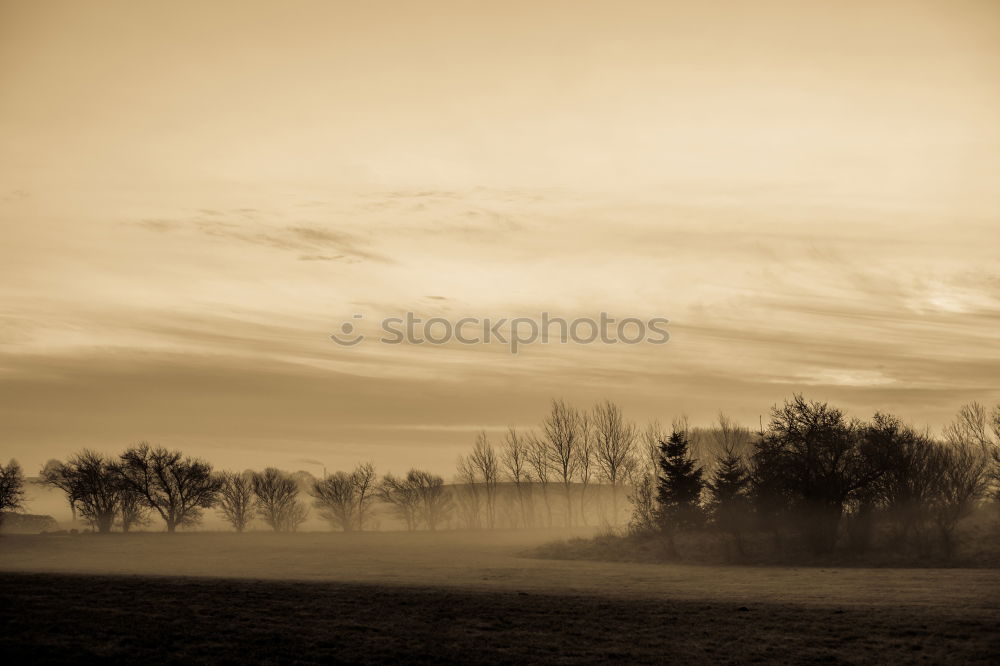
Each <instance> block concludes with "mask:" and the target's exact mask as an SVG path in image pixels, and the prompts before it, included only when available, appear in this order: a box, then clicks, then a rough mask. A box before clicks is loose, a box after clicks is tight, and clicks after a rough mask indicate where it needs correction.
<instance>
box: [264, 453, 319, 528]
mask: <svg viewBox="0 0 1000 666" xmlns="http://www.w3.org/2000/svg"><path fill="white" fill-rule="evenodd" d="M253 494H254V497H256V507H257V513H258V515H260V517H261V518H263V519H264V522H265V523H267V524H268V525H269V526H270V527H271V529H273V530H274V531H275V532H294V531H295V530H297V529H298V528H299V525H301V524H302V523H304V522H305V520H306V516H307V515H308V513H309V512H308V509H306V506H305V504H303V503H302V502H300V501H298V496H299V486H298V484H297V483H296V482H295V479H293V478H292V477H291V476H289V475H288V474H286V473H285V472H282V471H281V470H277V469H275V468H273V467H268V468H267V469H265V470H264V471H263V472H259V473H256V474H254V475H253Z"/></svg>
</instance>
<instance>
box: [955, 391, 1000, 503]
mask: <svg viewBox="0 0 1000 666" xmlns="http://www.w3.org/2000/svg"><path fill="white" fill-rule="evenodd" d="M944 435H945V439H946V440H947V441H948V442H949V443H951V444H955V445H959V446H963V447H965V446H970V445H971V446H976V447H979V448H980V449H981V450H982V451H983V452H984V453H985V454H986V456H987V458H988V470H987V477H988V491H989V492H990V494H992V495H993V497H994V499H996V500H998V501H1000V405H995V406H994V407H993V409H992V410H990V411H989V412H988V413H987V410H986V407H984V406H983V405H982V404H980V403H978V402H971V403H969V404H967V405H963V406H962V407H961V408H960V409H959V410H958V414H957V415H956V416H955V420H954V421H952V422H951V423H949V424H948V425H947V426H946V427H945V430H944Z"/></svg>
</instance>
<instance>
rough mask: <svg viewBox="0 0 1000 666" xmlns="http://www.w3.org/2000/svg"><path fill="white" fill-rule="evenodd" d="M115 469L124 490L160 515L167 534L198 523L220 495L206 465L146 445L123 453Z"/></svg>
mask: <svg viewBox="0 0 1000 666" xmlns="http://www.w3.org/2000/svg"><path fill="white" fill-rule="evenodd" d="M118 469H119V471H120V474H121V478H122V479H123V481H124V483H125V486H126V487H127V488H129V489H130V490H131V491H133V492H135V493H138V494H139V495H140V496H141V497H143V498H144V499H145V501H146V503H147V504H148V505H149V506H150V507H151V508H153V509H154V510H155V511H156V512H157V513H158V514H160V517H161V518H163V521H164V522H165V523H166V526H167V531H168V532H174V531H175V530H176V529H177V527H178V526H179V525H180V526H187V525H193V524H195V523H197V522H198V520H200V519H201V510H202V509H206V508H209V507H211V506H212V505H213V504H214V503H215V498H216V494H217V493H218V491H219V483H220V482H219V479H218V478H217V477H216V476H215V475H214V474H212V466H211V465H209V464H208V463H207V462H204V461H201V460H196V459H193V458H190V457H184V456H183V454H181V452H180V451H168V450H167V449H165V448H163V447H156V448H153V447H151V446H150V445H149V444H148V443H146V442H140V443H139V444H138V445H136V446H133V447H132V448H130V449H128V450H127V451H125V453H123V454H122V456H121V462H120V463H119V465H118Z"/></svg>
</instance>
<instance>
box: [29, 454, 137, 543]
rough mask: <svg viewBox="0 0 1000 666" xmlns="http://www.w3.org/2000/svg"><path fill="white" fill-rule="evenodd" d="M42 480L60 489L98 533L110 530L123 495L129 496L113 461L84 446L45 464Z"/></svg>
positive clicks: (128, 490) (127, 489) (128, 491)
mask: <svg viewBox="0 0 1000 666" xmlns="http://www.w3.org/2000/svg"><path fill="white" fill-rule="evenodd" d="M42 481H43V483H46V484H48V485H51V486H53V487H56V488H60V489H62V490H63V491H64V492H65V493H66V496H67V499H68V500H69V501H70V502H71V503H72V504H73V506H74V507H76V508H77V509H78V510H79V512H80V515H81V516H83V517H84V518H85V519H86V520H87V522H89V523H90V524H91V525H92V526H93V528H94V529H95V530H97V531H98V532H101V533H104V532H110V531H111V528H112V527H113V526H114V522H115V517H116V516H118V513H119V511H120V509H121V499H122V495H123V494H126V493H127V494H129V495H130V496H131V495H132V494H131V492H130V489H129V488H128V487H126V486H125V484H124V483H123V481H122V477H121V475H120V474H119V470H118V468H117V467H116V466H115V464H114V462H113V461H111V460H110V459H109V458H107V457H105V456H104V455H102V454H100V453H97V452H96V451H91V450H89V449H85V450H83V451H81V452H80V453H78V454H76V455H74V456H72V457H70V458H69V460H67V461H66V462H65V463H59V462H57V463H56V464H51V461H50V464H47V465H46V466H45V467H44V468H43V469H42Z"/></svg>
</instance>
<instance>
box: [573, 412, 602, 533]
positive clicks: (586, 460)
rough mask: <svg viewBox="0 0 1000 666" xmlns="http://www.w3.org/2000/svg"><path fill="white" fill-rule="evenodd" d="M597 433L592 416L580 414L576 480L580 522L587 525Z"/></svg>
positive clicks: (584, 413) (576, 453)
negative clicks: (578, 489) (588, 494)
mask: <svg viewBox="0 0 1000 666" xmlns="http://www.w3.org/2000/svg"><path fill="white" fill-rule="evenodd" d="M595 440H596V437H595V432H594V426H593V423H592V421H591V418H590V415H589V414H587V412H581V413H580V441H579V444H578V445H577V447H576V451H575V452H574V455H576V465H575V467H576V478H577V480H578V481H579V482H580V521H581V522H582V523H583V524H584V525H586V524H587V489H588V488H590V482H591V481H592V480H593V477H594V467H595V465H596V462H597V461H596V459H595V454H596V446H595Z"/></svg>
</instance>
